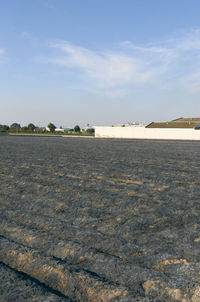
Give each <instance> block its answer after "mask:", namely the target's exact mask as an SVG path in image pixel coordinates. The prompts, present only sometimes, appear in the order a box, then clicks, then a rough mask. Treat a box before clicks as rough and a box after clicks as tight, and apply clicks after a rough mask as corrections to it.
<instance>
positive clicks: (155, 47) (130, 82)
mask: <svg viewBox="0 0 200 302" xmlns="http://www.w3.org/2000/svg"><path fill="white" fill-rule="evenodd" d="M50 47H53V48H54V49H56V50H57V51H59V52H57V51H56V52H57V54H56V56H55V57H49V58H47V59H45V60H46V61H47V62H49V63H53V64H57V65H60V66H62V67H64V68H66V69H70V70H74V72H75V74H78V75H79V76H80V77H81V79H82V80H84V82H86V83H87V89H90V90H91V87H92V90H93V91H95V92H96V93H101V94H102V93H103V94H106V95H110V96H114V97H116V96H121V95H123V94H125V93H126V91H130V89H135V88H136V87H137V88H138V87H145V85H154V86H155V85H157V87H167V89H170V83H172V84H173V85H174V82H175V81H176V82H177V83H178V85H179V86H180V85H182V86H184V87H185V88H186V89H187V88H188V89H189V90H190V91H191V90H192V91H193V92H196V91H197V88H198V87H200V29H196V30H192V31H190V32H188V33H187V34H185V35H183V36H182V37H178V38H173V39H168V40H166V41H162V42H158V43H151V44H149V45H145V46H140V45H135V44H133V43H132V42H131V41H124V42H122V43H120V44H119V45H118V47H117V48H115V49H112V50H99V51H94V50H91V49H87V48H84V47H81V46H77V45H73V44H71V43H69V42H66V41H58V42H54V43H51V44H50ZM199 90H200V89H199Z"/></svg>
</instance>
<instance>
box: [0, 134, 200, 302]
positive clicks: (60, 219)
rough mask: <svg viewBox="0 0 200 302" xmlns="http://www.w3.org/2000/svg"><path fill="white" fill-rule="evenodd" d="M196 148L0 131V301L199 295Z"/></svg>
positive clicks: (199, 167) (148, 301)
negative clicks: (8, 133) (31, 135)
mask: <svg viewBox="0 0 200 302" xmlns="http://www.w3.org/2000/svg"><path fill="white" fill-rule="evenodd" d="M199 150H200V142H186V141H185V142H183V141H179V142H176V141H145V140H141V141H139V140H138V141H136V140H135V141H132V140H111V139H94V138H91V139H89V138H88V139H87V138H85V139H82V138H61V137H57V138H55V137H49V138H48V137H9V136H2V137H0V155H1V158H0V159H1V160H0V302H18V301H19V302H26V301H35V302H36V301H38V302H40V301H41V302H50V301H55V302H57V301H59V302H64V301H66V302H70V301H74V302H75V301H77V302H78V301H81V302H87V301H89V302H115V301H120V302H129V301H130V302H132V301H133V302H134V301H136V302H137V301H140V302H154V301H155V302H164V301H172V302H173V301H182V302H190V301H191V302H199V301H200V252H199V250H200V218H199V214H200V161H199Z"/></svg>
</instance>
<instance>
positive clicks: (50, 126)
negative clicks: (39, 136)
mask: <svg viewBox="0 0 200 302" xmlns="http://www.w3.org/2000/svg"><path fill="white" fill-rule="evenodd" d="M48 128H49V131H50V132H54V131H55V129H56V126H55V125H54V124H52V123H49V125H48Z"/></svg>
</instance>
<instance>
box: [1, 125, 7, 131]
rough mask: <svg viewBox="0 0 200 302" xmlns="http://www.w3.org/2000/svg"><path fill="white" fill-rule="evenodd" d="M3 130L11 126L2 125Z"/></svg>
mask: <svg viewBox="0 0 200 302" xmlns="http://www.w3.org/2000/svg"><path fill="white" fill-rule="evenodd" d="M1 130H2V131H7V130H9V126H7V125H2V128H1Z"/></svg>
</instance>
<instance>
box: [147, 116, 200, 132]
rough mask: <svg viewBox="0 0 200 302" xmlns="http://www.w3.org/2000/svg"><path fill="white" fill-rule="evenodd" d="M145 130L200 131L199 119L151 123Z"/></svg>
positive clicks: (179, 119) (191, 118)
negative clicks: (185, 129)
mask: <svg viewBox="0 0 200 302" xmlns="http://www.w3.org/2000/svg"><path fill="white" fill-rule="evenodd" d="M146 128H194V129H200V117H190V118H188V117H187V118H185V117H181V118H178V119H176V120H172V121H170V122H156V123H155V122H152V123H150V124H149V125H147V126H146Z"/></svg>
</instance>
